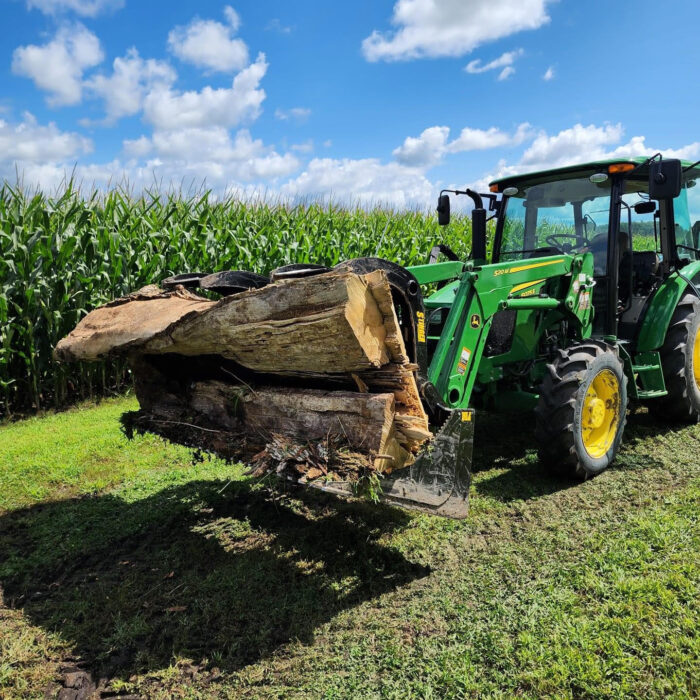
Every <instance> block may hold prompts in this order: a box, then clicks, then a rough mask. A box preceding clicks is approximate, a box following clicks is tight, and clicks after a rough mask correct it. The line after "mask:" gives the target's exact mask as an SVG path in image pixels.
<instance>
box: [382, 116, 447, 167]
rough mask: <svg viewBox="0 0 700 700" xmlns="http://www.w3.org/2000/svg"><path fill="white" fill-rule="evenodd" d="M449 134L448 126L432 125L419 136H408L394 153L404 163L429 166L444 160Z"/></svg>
mask: <svg viewBox="0 0 700 700" xmlns="http://www.w3.org/2000/svg"><path fill="white" fill-rule="evenodd" d="M449 135H450V128H449V127H448V126H431V127H430V128H428V129H425V130H424V131H423V132H422V133H421V135H420V136H418V137H415V136H409V137H407V138H406V140H405V141H404V142H403V144H401V146H399V147H398V148H395V149H394V151H393V153H392V155H393V156H394V158H396V160H397V161H398V162H399V163H401V164H403V165H410V166H414V167H423V168H428V167H430V166H433V165H436V164H437V163H439V162H440V161H441V160H442V157H443V155H444V154H445V146H446V144H447V139H448V137H449Z"/></svg>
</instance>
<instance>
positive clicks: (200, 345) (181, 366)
mask: <svg viewBox="0 0 700 700" xmlns="http://www.w3.org/2000/svg"><path fill="white" fill-rule="evenodd" d="M307 267H308V266H305V267H304V269H303V270H301V269H290V270H286V271H282V272H283V274H280V275H277V276H275V275H273V281H272V282H270V283H268V282H267V278H263V277H261V276H258V275H252V274H251V273H242V272H224V273H217V274H215V275H200V274H195V275H189V276H178V277H175V278H170V279H169V280H166V282H165V284H164V287H166V288H165V289H161V288H158V287H155V286H151V287H146V288H144V289H142V290H139V291H138V292H135V293H134V294H131V295H129V296H128V297H125V298H123V299H119V300H116V301H114V302H112V303H111V304H107V305H106V306H104V307H101V308H99V309H96V310H95V311H93V312H92V313H90V314H88V316H86V317H85V318H84V319H83V320H82V321H81V322H80V323H79V324H78V326H77V327H76V328H75V330H74V331H73V332H72V333H71V334H70V335H69V336H67V337H66V338H64V339H63V340H62V341H61V342H60V343H59V344H58V346H57V347H56V350H55V355H56V357H57V359H59V360H61V361H70V360H96V359H102V358H104V357H107V356H110V355H125V356H127V357H128V358H129V363H130V367H131V370H132V373H133V376H134V382H135V389H136V394H137V397H138V399H139V403H140V410H139V411H138V412H137V413H136V414H133V415H130V416H127V417H126V418H125V421H126V423H127V426H128V427H129V428H132V429H135V430H139V431H150V432H156V433H159V434H161V435H163V436H165V437H167V438H169V439H171V440H173V441H176V442H181V443H184V444H188V445H192V446H196V447H201V448H203V449H207V450H211V451H213V452H216V453H218V454H221V455H222V456H224V457H227V458H231V459H237V460H238V459H240V460H243V461H245V462H247V463H248V464H250V465H251V467H252V470H253V472H254V473H267V472H274V473H276V474H278V475H279V476H281V477H283V478H286V479H292V480H294V481H296V482H298V483H302V484H306V485H310V486H313V487H317V488H320V489H322V490H324V491H327V492H331V493H335V494H338V495H352V494H356V493H357V492H358V490H360V491H361V490H362V489H361V488H360V487H361V486H362V484H363V483H365V482H366V481H367V480H368V479H372V480H373V481H372V483H374V484H376V486H377V488H376V489H375V490H374V492H373V493H374V495H379V496H380V497H381V498H382V499H383V500H384V501H386V502H389V503H392V504H395V505H399V506H402V507H405V508H412V509H418V510H422V511H426V512H431V513H435V514H439V515H445V516H449V517H464V516H465V515H466V504H467V497H468V491H469V482H470V466H471V446H472V442H473V414H472V412H470V411H456V412H448V411H444V410H440V411H438V413H439V414H441V415H443V416H447V417H446V419H445V420H444V423H443V424H442V425H441V426H437V427H436V426H430V425H429V422H428V414H427V413H426V411H425V408H424V405H423V401H422V399H421V395H420V393H419V390H418V384H417V381H416V376H417V370H418V366H417V365H416V364H415V362H414V361H413V360H414V357H415V355H414V353H415V344H413V345H412V344H410V343H407V341H406V338H405V337H404V336H405V335H406V329H407V328H408V329H409V331H410V330H411V328H412V326H410V325H407V324H406V320H407V319H409V320H411V319H412V318H413V316H412V314H409V313H406V311H405V310H404V309H402V308H401V309H400V310H399V313H398V315H397V308H396V303H397V302H396V299H397V290H396V282H395V280H396V279H397V277H396V271H395V270H391V271H390V272H391V275H387V272H386V271H384V270H383V269H381V268H380V267H379V266H377V265H370V266H369V267H367V266H364V268H363V267H362V266H361V268H360V269H362V270H365V268H366V272H364V273H359V274H358V272H356V271H354V270H353V269H352V266H349V267H348V266H345V267H343V268H341V269H337V270H330V271H327V270H324V269H319V268H318V267H316V268H313V269H311V268H310V269H308V270H307V269H306V268H307ZM389 277H391V278H392V283H391V284H390V282H389ZM409 281H410V280H409ZM180 282H184V283H185V285H187V287H188V288H189V289H194V290H196V289H208V290H210V291H217V292H218V293H219V294H221V295H222V298H221V299H219V300H218V301H212V300H210V299H207V298H204V297H202V296H199V295H197V294H195V293H193V292H192V291H188V289H187V288H185V286H184V285H182V284H180ZM418 303H420V299H418ZM399 319H401V320H399ZM409 340H410V338H409ZM407 345H408V346H409V349H407ZM409 353H410V354H409ZM431 415H434V414H433V412H431ZM433 431H435V434H434V433H433ZM374 477H377V478H376V479H375V478H374Z"/></svg>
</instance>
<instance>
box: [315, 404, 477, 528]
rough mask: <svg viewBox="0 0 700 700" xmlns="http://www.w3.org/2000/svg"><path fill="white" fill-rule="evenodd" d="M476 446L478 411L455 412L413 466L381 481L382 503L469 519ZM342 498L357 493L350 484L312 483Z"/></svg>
mask: <svg viewBox="0 0 700 700" xmlns="http://www.w3.org/2000/svg"><path fill="white" fill-rule="evenodd" d="M473 447H474V411H473V410H468V411H451V412H450V413H449V415H448V418H447V420H446V421H445V423H444V424H443V426H442V428H441V429H440V430H439V431H438V432H437V433H436V435H435V437H434V438H433V439H432V440H430V442H428V443H426V444H425V445H424V446H423V448H422V449H421V451H420V452H419V454H418V455H417V456H416V460H415V462H414V463H413V464H412V465H411V466H410V467H405V468H403V469H399V470H398V471H396V472H395V473H393V474H389V475H387V476H386V477H384V478H383V479H382V480H381V482H380V483H381V489H382V493H381V496H380V498H381V500H382V501H384V502H386V503H389V504H391V505H396V506H400V507H401V508H406V509H408V510H418V511H421V512H424V513H430V514H432V515H440V516H443V517H446V518H457V519H461V518H466V517H467V513H468V499H469V487H470V485H471V467H472V452H473ZM309 485H310V486H313V487H314V488H318V489H321V490H322V491H326V492H328V493H333V494H336V495H339V496H349V495H352V494H353V485H352V484H350V483H347V482H328V483H325V484H324V483H313V482H312V483H310V484H309Z"/></svg>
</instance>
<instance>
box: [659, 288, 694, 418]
mask: <svg viewBox="0 0 700 700" xmlns="http://www.w3.org/2000/svg"><path fill="white" fill-rule="evenodd" d="M660 354H661V368H662V369H663V373H664V380H665V382H666V390H667V391H668V396H664V397H663V398H661V399H652V400H650V401H649V404H648V405H649V411H650V412H651V413H653V414H654V415H655V416H656V417H657V418H659V419H660V420H663V421H673V422H677V423H697V422H698V420H699V419H700V302H699V301H698V298H697V297H696V296H695V295H694V294H686V295H685V296H684V297H683V298H682V299H681V300H680V301H679V302H678V306H677V307H676V310H675V311H674V313H673V317H672V318H671V323H670V324H669V327H668V331H667V332H666V340H665V341H664V344H663V346H662V348H661V352H660Z"/></svg>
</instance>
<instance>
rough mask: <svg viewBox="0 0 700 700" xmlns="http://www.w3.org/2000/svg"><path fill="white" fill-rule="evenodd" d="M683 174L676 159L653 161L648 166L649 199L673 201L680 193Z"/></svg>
mask: <svg viewBox="0 0 700 700" xmlns="http://www.w3.org/2000/svg"><path fill="white" fill-rule="evenodd" d="M682 179H683V172H682V168H681V162H680V160H678V159H677V158H667V159H665V160H655V161H652V163H651V164H650V166H649V197H651V199H675V198H676V197H677V196H678V195H679V194H680V193H681V182H682Z"/></svg>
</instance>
